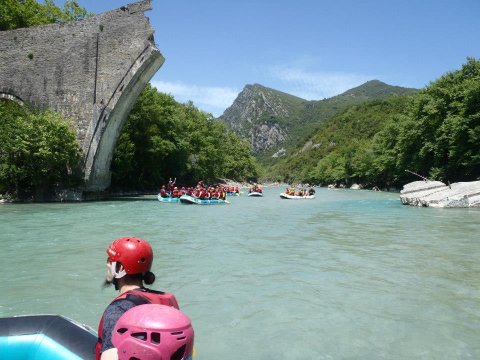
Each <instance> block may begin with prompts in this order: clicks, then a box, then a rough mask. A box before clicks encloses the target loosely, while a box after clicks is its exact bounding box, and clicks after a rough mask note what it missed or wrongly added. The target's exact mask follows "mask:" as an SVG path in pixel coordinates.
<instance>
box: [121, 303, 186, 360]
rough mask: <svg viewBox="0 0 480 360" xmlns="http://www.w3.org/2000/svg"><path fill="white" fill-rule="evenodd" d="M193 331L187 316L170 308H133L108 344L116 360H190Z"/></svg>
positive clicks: (123, 316) (124, 316)
mask: <svg viewBox="0 0 480 360" xmlns="http://www.w3.org/2000/svg"><path fill="white" fill-rule="evenodd" d="M193 339H194V331H193V327H192V323H191V321H190V319H189V317H188V316H187V315H185V314H184V313H183V312H181V311H180V310H177V309H174V308H173V307H170V306H165V305H155V304H146V305H140V306H135V307H134V308H132V309H130V310H128V311H127V312H125V314H123V315H122V316H121V317H120V319H118V321H117V324H116V325H115V328H114V330H113V336H112V342H113V345H114V346H115V348H116V349H117V350H118V359H119V360H132V359H138V360H192V356H193V351H194V350H193Z"/></svg>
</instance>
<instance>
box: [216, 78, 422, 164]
mask: <svg viewBox="0 0 480 360" xmlns="http://www.w3.org/2000/svg"><path fill="white" fill-rule="evenodd" d="M416 91H417V90H416V89H408V88H402V87H398V86H391V85H388V84H385V83H383V82H381V81H378V80H372V81H368V82H366V83H365V84H363V85H360V86H358V87H356V88H353V89H350V90H348V91H346V92H344V93H342V94H340V95H337V96H334V97H331V98H328V99H323V100H318V101H315V100H312V101H307V100H304V99H301V98H298V97H296V96H293V95H289V94H286V93H283V92H281V91H277V90H274V89H270V88H267V87H265V86H262V85H259V84H254V85H247V86H245V88H244V89H243V90H242V92H241V93H240V94H239V95H238V97H237V98H236V99H235V101H234V102H233V104H232V106H230V107H229V108H228V109H226V110H225V112H224V113H223V115H222V116H221V117H220V119H221V120H223V121H224V122H225V123H226V124H227V126H228V127H229V128H231V129H232V130H233V131H234V132H235V133H236V134H237V135H238V136H240V137H241V138H244V139H247V140H248V141H250V143H251V145H252V152H253V154H254V155H255V156H257V157H258V156H262V157H267V158H278V157H282V156H285V155H288V153H289V150H291V149H293V148H294V147H295V146H298V144H299V143H301V142H302V141H305V138H307V137H308V135H309V134H311V133H312V132H313V131H314V129H315V128H316V127H317V126H318V125H319V124H320V123H322V122H323V121H325V120H327V119H328V118H330V117H332V116H333V115H335V114H337V113H338V112H340V111H342V110H344V109H346V108H347V107H349V106H351V105H355V104H359V103H362V102H365V101H369V100H376V99H383V98H387V97H389V96H392V95H406V94H410V93H413V92H416Z"/></svg>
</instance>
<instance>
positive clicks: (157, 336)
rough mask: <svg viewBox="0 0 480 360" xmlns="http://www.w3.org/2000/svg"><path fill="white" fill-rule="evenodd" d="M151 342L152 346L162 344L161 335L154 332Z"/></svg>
mask: <svg viewBox="0 0 480 360" xmlns="http://www.w3.org/2000/svg"><path fill="white" fill-rule="evenodd" d="M150 341H151V342H152V344H160V333H158V332H152V334H151V335H150Z"/></svg>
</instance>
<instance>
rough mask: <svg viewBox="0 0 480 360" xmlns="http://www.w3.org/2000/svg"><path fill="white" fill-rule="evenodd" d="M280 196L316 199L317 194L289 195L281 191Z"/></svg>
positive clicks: (284, 197) (283, 197)
mask: <svg viewBox="0 0 480 360" xmlns="http://www.w3.org/2000/svg"><path fill="white" fill-rule="evenodd" d="M280 197H281V198H282V199H315V195H305V196H297V195H288V194H285V193H281V194H280Z"/></svg>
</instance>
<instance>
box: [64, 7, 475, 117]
mask: <svg viewBox="0 0 480 360" xmlns="http://www.w3.org/2000/svg"><path fill="white" fill-rule="evenodd" d="M77 1H78V3H79V4H80V5H81V6H83V7H85V8H87V10H89V11H91V12H94V13H100V12H105V11H108V10H113V9H116V8H119V7H120V6H122V5H125V4H128V3H130V2H133V1H120V0H77ZM56 2H57V4H59V5H63V1H61V0H56ZM152 7H153V10H152V11H149V12H146V15H147V16H148V17H149V18H150V22H151V23H152V26H153V28H154V30H155V42H156V43H157V45H158V48H159V49H160V51H161V52H162V54H163V55H164V57H165V59H166V60H165V63H164V65H163V66H162V67H161V68H160V70H159V71H158V72H157V73H156V74H155V76H154V77H153V78H152V81H151V82H152V84H153V85H154V86H156V87H157V88H158V90H160V91H162V92H167V93H170V94H172V95H173V96H174V97H175V99H176V100H177V101H180V102H186V101H188V100H192V101H193V103H194V104H195V106H197V107H198V108H199V109H202V110H205V111H208V112H211V113H212V114H213V115H215V116H219V115H221V114H222V113H223V111H224V110H225V109H226V108H227V107H229V106H230V105H231V104H232V103H233V101H234V100H235V98H236V96H237V95H238V93H239V92H240V91H242V89H243V87H244V86H245V85H247V84H253V83H259V84H262V85H264V86H267V87H271V88H273V89H276V90H280V91H284V92H286V93H289V94H292V95H296V96H299V97H302V98H304V99H307V100H320V99H323V98H326V97H331V96H334V95H337V94H340V93H342V92H344V91H346V90H348V89H350V88H352V87H355V86H358V85H361V84H363V83H364V82H366V81H368V80H372V79H378V80H381V81H383V82H386V83H388V84H391V85H398V86H405V87H416V88H421V87H424V86H426V85H428V84H429V83H430V82H431V81H434V80H436V79H438V78H439V77H440V76H442V75H443V74H445V73H446V72H448V71H452V70H456V69H459V68H460V67H461V65H462V64H464V63H465V62H466V58H467V57H475V58H480V21H479V15H480V1H479V0H448V1H447V0H328V1H326V0H297V1H292V0H289V1H287V0H256V1H255V0H153V1H152Z"/></svg>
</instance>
